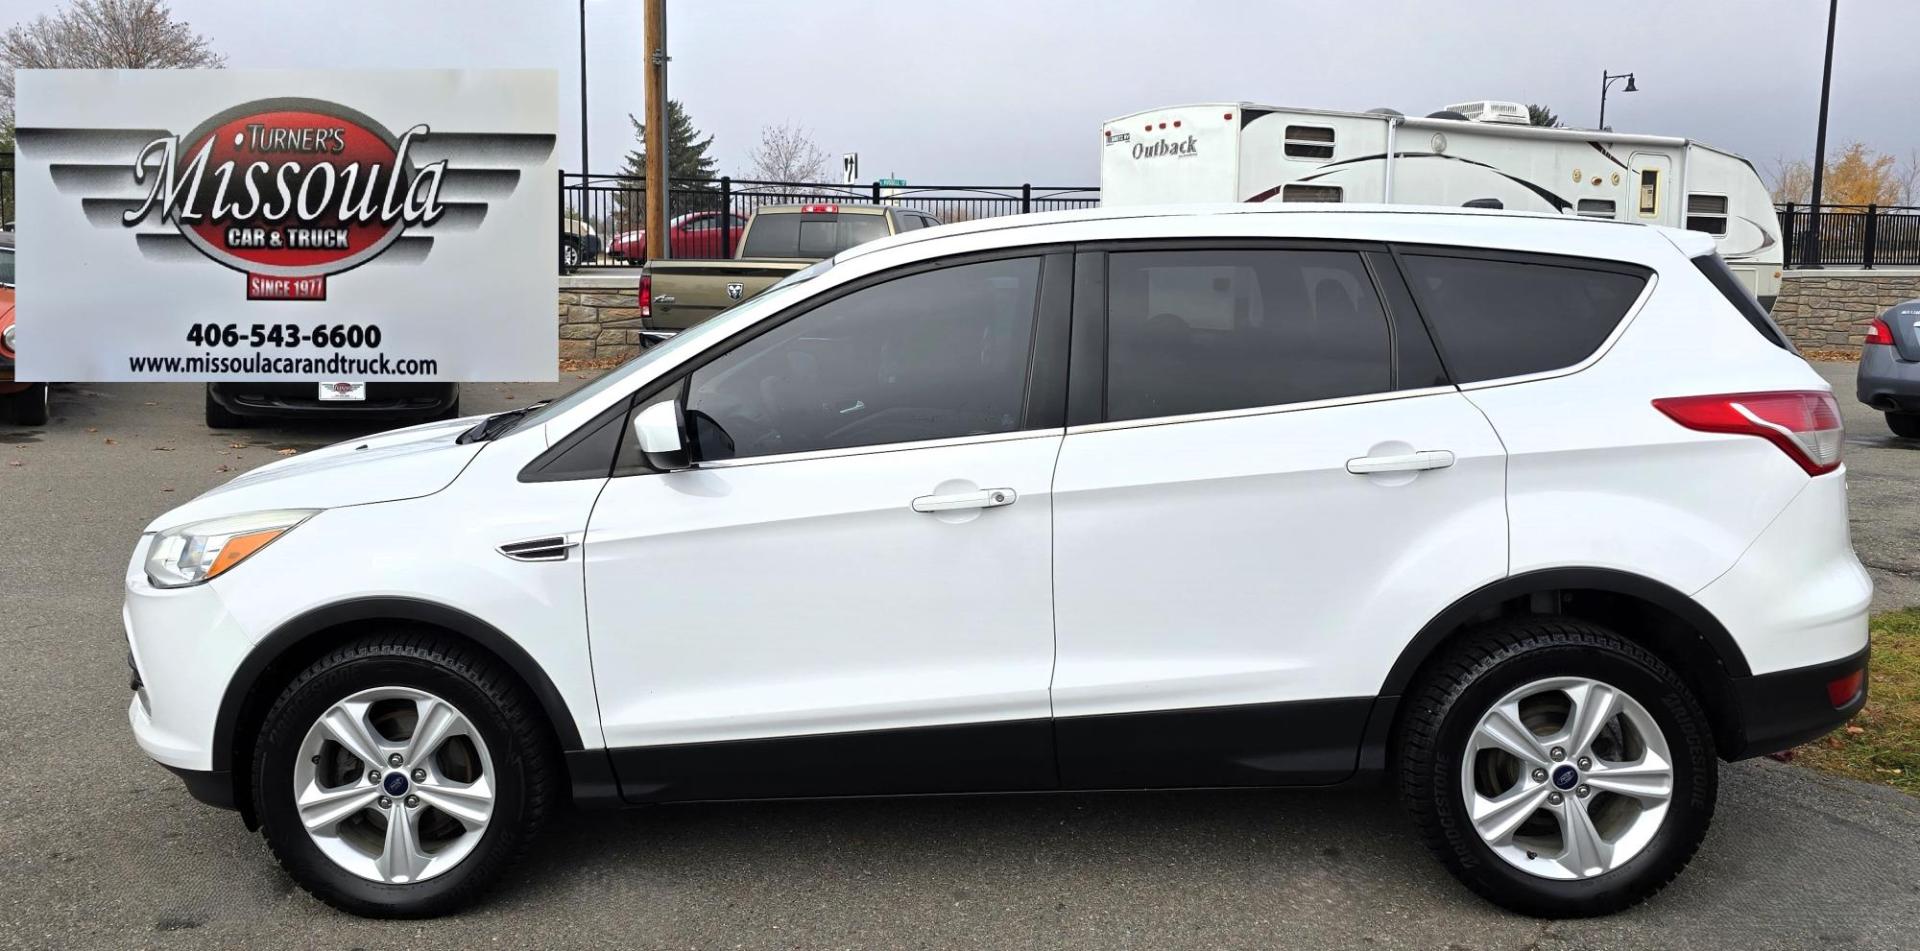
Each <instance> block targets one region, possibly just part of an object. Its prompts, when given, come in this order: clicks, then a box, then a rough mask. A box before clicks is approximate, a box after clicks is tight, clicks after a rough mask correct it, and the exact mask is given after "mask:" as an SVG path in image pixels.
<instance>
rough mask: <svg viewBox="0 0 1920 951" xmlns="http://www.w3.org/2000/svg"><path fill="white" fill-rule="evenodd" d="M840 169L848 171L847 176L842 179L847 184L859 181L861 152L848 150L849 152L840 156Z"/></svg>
mask: <svg viewBox="0 0 1920 951" xmlns="http://www.w3.org/2000/svg"><path fill="white" fill-rule="evenodd" d="M840 170H841V171H843V172H845V173H846V177H845V178H843V179H841V181H843V182H845V183H846V184H848V185H851V184H853V183H855V182H857V181H859V180H860V153H858V152H848V153H847V154H845V155H842V156H840Z"/></svg>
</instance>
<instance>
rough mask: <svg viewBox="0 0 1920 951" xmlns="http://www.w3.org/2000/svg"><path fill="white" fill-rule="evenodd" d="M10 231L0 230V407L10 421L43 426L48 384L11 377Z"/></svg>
mask: <svg viewBox="0 0 1920 951" xmlns="http://www.w3.org/2000/svg"><path fill="white" fill-rule="evenodd" d="M14 335H15V334H14V329H13V235H11V234H0V409H4V410H5V411H6V416H7V419H8V421H9V422H13V423H18V424H19V425H22V426H43V425H46V422H47V402H48V395H47V384H45V383H21V382H19V381H18V380H15V379H14V378H13V343H14Z"/></svg>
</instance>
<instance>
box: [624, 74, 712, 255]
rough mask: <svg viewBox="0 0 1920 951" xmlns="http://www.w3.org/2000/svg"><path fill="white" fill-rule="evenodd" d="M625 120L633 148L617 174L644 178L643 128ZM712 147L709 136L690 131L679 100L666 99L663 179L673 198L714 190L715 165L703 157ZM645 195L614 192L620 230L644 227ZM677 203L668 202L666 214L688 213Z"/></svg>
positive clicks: (631, 118) (630, 118)
mask: <svg viewBox="0 0 1920 951" xmlns="http://www.w3.org/2000/svg"><path fill="white" fill-rule="evenodd" d="M627 120H628V121H630V122H632V123H633V139H634V143H635V145H636V146H637V147H636V148H635V149H633V150H632V151H630V152H628V153H627V158H626V164H625V165H624V166H623V167H622V168H621V169H620V172H621V174H623V175H630V176H633V177H634V178H636V179H644V178H646V175H647V125H646V123H644V122H641V121H640V120H639V119H638V118H635V117H634V116H633V115H632V114H628V116H627ZM712 148H713V136H711V135H709V136H705V137H702V136H701V134H700V130H699V129H697V128H694V125H693V120H692V119H690V118H688V117H687V110H686V109H685V108H683V107H682V106H681V105H680V100H678V99H669V100H667V178H668V179H669V180H670V183H671V187H672V189H673V199H683V198H684V197H685V196H686V195H687V194H688V193H689V192H693V193H698V192H705V191H717V190H718V189H717V187H716V186H715V185H713V184H712V182H713V178H714V175H713V170H714V166H715V165H716V164H718V163H717V162H716V161H715V160H714V157H713V156H711V155H709V154H707V153H708V151H709V150H711V149H712ZM644 195H645V193H644V192H642V191H639V190H638V189H622V190H621V191H618V192H615V193H614V205H615V208H616V211H615V217H616V218H617V219H619V220H620V222H621V225H620V227H621V229H622V230H626V229H630V228H640V227H644V226H645V222H643V221H642V220H641V219H642V218H643V217H644V214H645V208H644V204H645V200H646V199H645V197H644ZM682 204H684V202H683V201H680V200H671V199H670V200H669V207H668V210H667V211H668V215H669V216H672V215H675V214H679V213H680V212H682V211H687V210H692V209H688V208H682V207H680V206H681V205H682Z"/></svg>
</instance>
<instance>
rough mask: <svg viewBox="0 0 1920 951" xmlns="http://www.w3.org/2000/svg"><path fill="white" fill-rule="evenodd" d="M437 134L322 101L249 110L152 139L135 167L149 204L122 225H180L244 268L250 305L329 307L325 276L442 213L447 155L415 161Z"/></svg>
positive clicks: (211, 251) (266, 103) (226, 261)
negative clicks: (393, 126) (413, 153)
mask: <svg viewBox="0 0 1920 951" xmlns="http://www.w3.org/2000/svg"><path fill="white" fill-rule="evenodd" d="M431 134H432V132H431V130H430V129H429V128H428V126H427V125H425V124H424V123H422V124H417V125H414V126H412V127H410V128H408V129H407V130H406V131H405V132H403V133H401V134H400V135H399V136H398V137H395V136H394V135H393V134H392V133H391V132H389V131H387V130H386V129H385V128H383V127H382V126H381V125H380V124H379V123H377V122H374V121H373V120H372V119H370V118H367V117H366V116H363V115H360V114H359V113H357V112H355V111H353V110H351V109H348V108H346V107H344V106H340V105H338V104H335V103H331V102H325V101H322V100H316V99H270V100H262V101H259V102H254V103H249V104H247V105H244V106H240V107H237V108H234V109H229V110H227V111H226V112H223V113H221V114H219V115H216V116H214V117H213V118H211V119H208V120H207V121H206V122H203V123H201V124H200V127H199V128H197V129H195V130H194V131H193V132H191V133H190V134H188V135H186V136H178V135H163V136H160V137H158V138H155V139H153V140H152V141H150V142H148V143H147V145H146V147H145V148H143V149H141V150H140V153H139V155H138V156H137V157H136V158H135V159H134V165H133V175H134V180H135V181H136V182H138V183H139V184H142V185H144V186H146V189H147V191H146V198H145V200H144V201H141V202H140V203H139V205H138V207H135V208H131V209H129V210H127V211H126V212H124V213H123V214H122V215H121V218H120V223H121V224H122V225H123V226H125V227H128V228H134V227H138V226H139V225H141V224H142V223H143V222H146V221H147V220H148V219H149V217H151V216H157V217H158V218H159V220H162V221H165V222H166V223H168V224H171V225H173V226H174V227H175V228H176V229H178V231H179V232H180V234H181V235H182V236H184V237H185V238H186V239H187V241H188V242H189V243H191V244H192V245H193V247H194V248H195V249H196V250H198V251H199V252H200V253H202V254H204V255H206V256H207V257H209V258H211V259H213V260H214V261H216V262H219V263H220V264H223V265H225V266H227V267H230V268H233V269H235V270H237V271H241V272H244V273H245V274H246V275H247V297H248V299H250V300H324V299H326V277H327V275H329V274H337V273H339V272H341V271H346V270H349V269H351V268H354V267H357V266H359V265H361V264H364V263H366V262H367V261H370V260H372V259H374V258H375V257H378V256H379V255H381V254H382V253H384V252H385V251H386V250H387V249H388V248H389V247H391V246H392V244H393V242H394V241H395V239H397V238H399V237H400V234H401V232H402V231H404V230H405V229H406V228H408V227H409V226H425V225H431V224H433V223H434V222H435V221H437V220H439V218H440V217H441V216H442V215H443V214H445V212H446V206H445V205H444V204H443V203H442V202H441V200H440V187H441V180H442V177H443V176H444V175H445V173H446V168H447V162H446V160H445V159H442V160H440V161H437V162H432V163H428V164H426V165H422V166H419V167H416V166H415V164H414V162H413V161H412V160H411V159H410V157H409V155H408V151H409V149H411V148H412V147H413V146H414V143H415V142H416V141H419V140H423V139H425V138H427V137H429V136H430V135H431Z"/></svg>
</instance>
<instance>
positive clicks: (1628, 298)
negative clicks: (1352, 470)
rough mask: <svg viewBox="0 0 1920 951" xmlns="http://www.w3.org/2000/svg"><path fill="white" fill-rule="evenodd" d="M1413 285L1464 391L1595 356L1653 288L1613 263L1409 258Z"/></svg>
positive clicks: (1643, 275) (1643, 274) (1641, 274)
mask: <svg viewBox="0 0 1920 951" xmlns="http://www.w3.org/2000/svg"><path fill="white" fill-rule="evenodd" d="M1401 263H1402V267H1403V268H1404V270H1405V271H1406V276H1407V282H1408V284H1409V285H1410V286H1411V288H1412V290H1413V294H1414V297H1415V298H1416V300H1417V302H1418V304H1419V306H1420V314H1421V316H1422V317H1424V318H1426V321H1427V326H1428V328H1429V329H1431V331H1432V332H1433V337H1434V342H1435V343H1436V344H1437V345H1438V346H1439V348H1440V357H1441V359H1442V360H1444V361H1446V365H1447V370H1448V372H1449V373H1450V374H1451V375H1452V377H1453V379H1454V382H1456V383H1477V382H1480V381H1483V380H1497V379H1501V378H1504V377H1512V376H1524V375H1526V374H1529V373H1544V372H1548V371H1551V370H1561V369H1565V368H1567V367H1570V366H1573V365H1574V364H1576V363H1579V362H1580V361H1582V360H1585V359H1586V358H1588V357H1590V356H1592V355H1593V353H1594V351H1596V350H1598V349H1600V345H1601V344H1602V343H1605V342H1606V339H1607V337H1608V336H1610V335H1612V333H1613V331H1614V328H1615V327H1618V326H1619V325H1620V321H1621V319H1622V318H1624V317H1626V315H1627V311H1629V310H1631V309H1632V308H1633V302H1634V301H1636V300H1638V299H1639V297H1640V292H1641V291H1642V290H1644V289H1645V288H1646V286H1647V278H1648V274H1649V272H1648V271H1647V270H1646V269H1644V268H1639V267H1635V266H1633V265H1627V264H1613V263H1611V262H1597V261H1596V262H1591V263H1587V262H1578V261H1573V260H1564V262H1563V261H1562V260H1561V259H1554V260H1552V261H1551V262H1549V261H1547V260H1540V259H1531V258H1529V259H1526V260H1520V259H1504V258H1491V257H1482V256H1454V255H1448V254H1434V253H1420V252H1415V253H1407V254H1402V255H1401Z"/></svg>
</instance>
